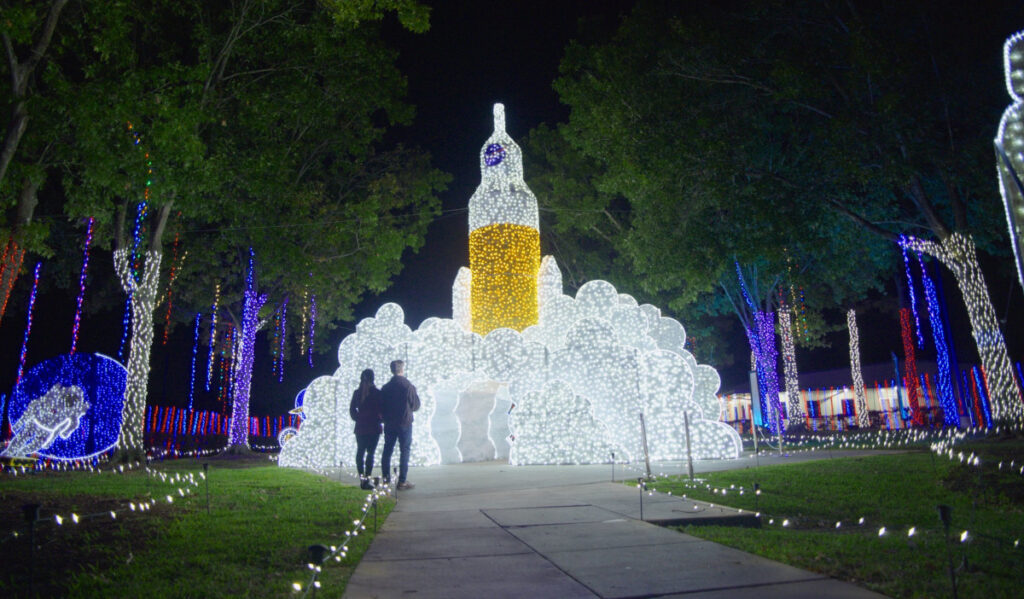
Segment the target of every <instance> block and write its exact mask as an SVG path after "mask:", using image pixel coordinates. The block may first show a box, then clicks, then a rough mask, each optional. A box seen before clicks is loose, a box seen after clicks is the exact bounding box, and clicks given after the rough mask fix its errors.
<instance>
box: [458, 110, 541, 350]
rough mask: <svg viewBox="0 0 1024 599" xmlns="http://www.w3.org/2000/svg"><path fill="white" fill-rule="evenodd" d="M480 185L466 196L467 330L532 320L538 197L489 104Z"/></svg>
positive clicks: (501, 116) (501, 118)
mask: <svg viewBox="0 0 1024 599" xmlns="http://www.w3.org/2000/svg"><path fill="white" fill-rule="evenodd" d="M480 173H481V181H480V186H479V187H477V188H476V192H474V193H473V197H471V198H470V200H469V270H470V273H469V275H470V276H469V278H470V285H469V287H470V297H469V305H470V314H469V316H470V319H471V324H472V331H473V332H474V333H477V334H479V335H486V334H487V333H489V332H491V331H493V330H494V329H498V328H502V327H506V328H510V329H515V330H517V331H522V330H523V329H525V328H526V327H528V326H531V325H535V324H537V272H538V270H539V269H540V231H539V229H538V225H539V223H538V217H537V198H536V197H535V196H534V195H533V192H532V191H530V188H529V187H527V186H526V181H524V180H523V153H522V151H521V150H520V149H519V146H518V145H516V142H514V141H512V138H511V137H509V135H508V133H506V132H505V107H504V106H503V105H501V104H495V105H494V133H492V134H491V137H490V138H488V139H487V141H486V142H485V143H484V146H483V148H482V149H481V150H480Z"/></svg>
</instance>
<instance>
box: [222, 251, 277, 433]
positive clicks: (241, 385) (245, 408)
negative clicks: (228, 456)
mask: <svg viewBox="0 0 1024 599" xmlns="http://www.w3.org/2000/svg"><path fill="white" fill-rule="evenodd" d="M251 252H252V250H250V257H249V274H248V276H247V277H246V288H245V305H244V307H243V308H242V331H241V343H240V344H239V345H240V348H239V352H238V360H237V362H236V366H235V376H234V379H235V386H234V391H235V393H234V401H233V403H232V406H231V435H230V436H229V438H228V443H229V445H241V446H245V447H248V446H249V388H250V386H251V385H252V364H253V359H254V357H255V356H254V348H253V346H254V345H255V343H256V333H258V332H259V330H260V328H261V327H262V324H263V323H261V322H260V320H259V313H260V308H262V307H263V304H265V303H266V302H267V294H265V293H262V294H261V293H257V292H256V290H255V289H254V288H253V287H254V284H253V259H252V254H251Z"/></svg>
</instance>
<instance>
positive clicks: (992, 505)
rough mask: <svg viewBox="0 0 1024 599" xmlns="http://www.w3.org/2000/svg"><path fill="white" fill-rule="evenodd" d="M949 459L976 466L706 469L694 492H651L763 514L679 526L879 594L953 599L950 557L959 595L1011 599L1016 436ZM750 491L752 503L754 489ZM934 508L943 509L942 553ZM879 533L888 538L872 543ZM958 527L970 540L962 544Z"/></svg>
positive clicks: (1020, 573) (878, 463)
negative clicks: (757, 521)
mask: <svg viewBox="0 0 1024 599" xmlns="http://www.w3.org/2000/svg"><path fill="white" fill-rule="evenodd" d="M957 451H964V453H965V454H967V453H969V452H976V453H977V454H978V455H979V456H980V457H981V460H982V464H981V466H980V467H975V466H967V465H963V464H961V463H960V462H959V461H951V460H949V459H948V458H946V457H942V456H935V455H934V454H932V453H930V452H925V451H913V452H910V453H901V454H893V455H881V456H873V457H862V458H842V459H834V460H822V461H814V462H805V463H796V464H791V465H781V466H765V467H761V468H750V469H745V470H733V471H727V472H715V473H709V474H706V475H702V476H704V477H705V478H704V479H703V482H702V483H699V484H697V485H695V486H691V485H690V483H689V481H688V480H686V479H685V478H683V479H679V478H669V479H662V480H659V481H657V482H655V483H653V484H652V485H650V486H651V487H652V488H654V489H657V490H658V491H663V492H667V491H671V492H672V494H673V495H681V494H685V495H686V496H687V497H690V498H695V499H701V500H705V501H710V502H713V503H716V504H722V505H729V506H732V507H737V508H742V509H744V510H751V511H759V512H761V514H762V523H763V528H761V529H750V528H732V527H722V526H706V527H704V526H701V527H697V526H689V527H684V528H682V530H683V531H684V532H686V533H688V534H691V535H694V536H698V537H701V538H704V539H708V540H710V541H715V542H718V543H722V544H724V545H729V546H731V547H736V548H738V549H742V550H744V551H749V552H752V553H756V554H759V555H763V556H765V557H769V558H771V559H775V560H778V561H781V562H785V563H788V564H791V565H794V566H797V567H800V568H805V569H808V570H813V571H816V572H821V573H824V574H828V575H830V576H834V577H836V578H840V579H843V580H848V581H851V582H855V583H858V584H861V585H863V586H865V587H868V588H871V589H873V590H875V591H878V592H880V593H884V594H886V595H890V596H893V597H950V596H952V588H951V581H950V575H949V569H948V566H949V559H952V561H953V565H954V568H955V569H956V570H957V572H956V577H957V587H958V596H959V597H961V598H964V597H984V598H986V599H994V598H997V597H1020V596H1021V587H1022V585H1024V476H1022V475H1021V471H1020V468H1021V466H1022V465H1024V440H1021V439H1019V438H1018V439H1011V440H1003V441H1001V442H984V441H975V442H971V443H962V444H959V445H958V446H957ZM1000 460H1004V461H1005V463H1004V467H1003V469H1002V470H1000V469H999V468H998V462H999V461H1000ZM1011 460H1015V462H1014V463H1015V466H1014V467H1013V468H1012V469H1011V468H1010V466H1009V463H1010V461H1011ZM755 483H757V484H759V485H760V489H761V494H760V495H756V494H755V493H754V492H753V488H754V484H755ZM706 485H707V486H706ZM723 490H724V494H723V492H722V491H723ZM741 490H742V491H743V492H742V494H741V493H740V491H741ZM939 504H944V505H949V506H951V507H952V508H953V509H952V524H951V528H950V553H949V554H947V545H946V542H945V535H944V530H943V526H942V522H941V520H940V519H939V515H938V510H937V509H936V506H937V505H939ZM861 518H863V519H864V521H863V524H860V523H859V521H860V519H861ZM785 520H788V521H789V522H788V525H787V526H786V527H783V526H782V523H783V522H784V521H785ZM769 521H773V523H772V524H769ZM837 522H838V523H840V525H839V527H838V528H837V527H836V523H837ZM882 526H884V527H885V529H886V532H885V534H884V535H882V536H880V535H879V529H880V528H881V527H882ZM911 527H913V528H914V529H915V532H914V534H913V535H912V536H909V535H908V532H909V531H910V529H911ZM965 530H966V531H968V537H967V538H968V541H967V542H964V543H961V542H960V536H961V534H962V532H963V531H965ZM1018 539H1020V541H1021V544H1020V545H1018V546H1016V547H1015V541H1017V540H1018Z"/></svg>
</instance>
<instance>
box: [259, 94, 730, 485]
mask: <svg viewBox="0 0 1024 599" xmlns="http://www.w3.org/2000/svg"><path fill="white" fill-rule="evenodd" d="M504 116H505V115H504V108H503V107H502V106H501V105H500V104H498V105H495V107H494V131H493V133H492V134H491V136H490V138H489V139H487V141H486V142H485V143H484V144H483V147H482V148H481V151H480V170H481V183H480V185H479V187H478V188H477V189H476V192H475V193H474V194H473V196H472V198H471V199H470V202H469V239H468V242H469V243H468V245H469V262H470V266H469V268H467V267H462V268H460V269H459V272H458V275H457V276H456V278H455V281H454V284H453V286H452V318H450V319H449V318H428V319H427V320H425V321H424V322H423V323H422V324H421V325H420V326H419V328H418V329H415V330H413V329H412V328H410V327H409V326H408V325H407V324H406V323H405V313H404V311H403V310H402V308H401V306H399V305H397V304H394V303H387V304H384V305H383V306H381V307H380V309H379V310H378V311H377V313H376V315H375V316H374V317H372V318H366V319H363V320H362V321H360V322H359V324H358V325H357V326H356V331H355V333H353V334H351V335H348V336H347V337H345V338H344V339H343V340H342V342H341V344H340V346H339V347H338V364H339V366H338V369H337V370H336V371H335V373H334V375H333V376H324V377H320V378H317V379H315V380H313V381H312V382H311V383H310V384H309V386H308V387H307V388H306V391H305V393H304V394H303V396H302V400H301V402H302V410H303V425H302V427H301V428H300V429H299V430H298V431H297V432H296V433H295V434H294V435H289V437H288V438H287V439H286V440H285V442H284V443H283V445H282V450H281V454H280V458H279V461H278V463H279V465H281V466H285V467H299V468H321V467H328V466H337V464H338V463H339V462H340V463H342V464H346V463H351V461H352V459H353V456H354V455H355V439H354V437H353V435H352V434H351V433H350V430H351V429H350V424H351V421H350V419H349V416H348V413H347V411H346V409H345V407H346V406H348V399H349V397H350V396H351V393H352V389H354V388H355V387H356V386H357V385H358V383H359V375H360V372H361V371H362V370H363V369H365V368H372V369H373V370H374V372H376V373H377V376H378V378H379V379H380V380H382V381H383V379H386V377H387V372H388V364H389V362H390V361H391V360H395V359H402V360H404V361H405V362H406V372H407V376H408V377H409V380H410V381H411V382H412V383H413V384H414V385H416V387H417V390H418V392H419V396H420V399H421V403H422V407H421V409H420V411H419V412H417V413H416V416H415V422H416V424H415V425H414V426H413V444H412V455H411V463H413V464H416V465H431V464H438V463H455V462H463V461H476V460H493V459H496V458H505V457H507V458H508V459H509V463H510V464H512V465H522V464H551V463H556V464H586V463H602V462H607V461H608V460H610V459H611V452H612V451H614V452H615V455H616V456H618V458H617V459H618V460H630V459H640V457H641V456H642V452H643V448H642V446H641V434H640V416H641V414H643V415H644V417H645V419H646V422H647V440H648V446H649V451H650V458H651V459H652V460H667V459H684V458H685V456H686V454H687V450H688V449H690V450H692V454H693V457H694V458H697V459H702V458H705V459H706V458H735V457H738V455H739V452H740V447H741V443H740V439H739V435H738V434H737V433H736V431H735V430H733V429H732V428H731V427H730V426H728V425H726V424H724V423H722V422H719V418H720V416H721V414H722V403H721V400H720V399H719V398H718V397H717V396H716V393H717V391H718V388H719V385H720V382H721V381H720V378H719V376H718V373H717V372H716V371H715V370H714V369H713V368H712V367H710V366H707V365H700V364H698V363H697V361H696V359H694V357H693V356H692V355H691V354H690V352H689V351H687V350H686V349H684V347H685V344H686V331H685V330H684V329H683V327H682V325H681V324H680V323H679V322H677V321H676V320H674V319H672V318H668V317H665V316H663V315H662V313H661V310H659V309H658V308H657V307H655V306H652V305H650V304H644V305H640V304H638V302H637V301H636V300H635V299H634V298H633V297H631V296H629V295H627V294H625V293H620V292H619V291H618V290H616V288H615V287H614V286H613V285H612V284H611V283H608V282H606V281H590V282H588V283H586V284H584V285H583V286H582V287H580V288H579V290H578V291H577V293H576V295H575V296H569V295H565V294H564V292H563V288H562V273H561V271H560V270H559V268H558V265H557V263H556V261H555V259H554V258H553V257H552V256H545V257H543V259H541V254H540V232H539V228H538V227H539V221H538V213H537V201H536V198H535V197H534V195H533V194H532V193H531V192H530V190H529V189H528V188H527V187H526V184H525V182H524V181H523V167H522V153H521V151H520V149H519V147H518V146H517V145H516V144H515V142H514V141H512V139H511V138H510V137H509V136H508V134H507V133H506V132H505V119H504ZM684 413H685V414H686V415H687V416H688V418H689V432H690V439H691V441H690V442H691V443H692V446H691V447H690V448H687V446H686V445H687V441H686V439H687V435H686V431H685V428H684V427H685V422H684V418H683V414H684Z"/></svg>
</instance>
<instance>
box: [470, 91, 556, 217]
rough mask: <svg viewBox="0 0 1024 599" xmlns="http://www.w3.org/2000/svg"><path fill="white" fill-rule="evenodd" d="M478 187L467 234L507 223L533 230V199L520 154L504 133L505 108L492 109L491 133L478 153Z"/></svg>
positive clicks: (534, 200) (498, 105) (534, 211)
mask: <svg viewBox="0 0 1024 599" xmlns="http://www.w3.org/2000/svg"><path fill="white" fill-rule="evenodd" d="M480 179H481V180H480V186H479V187H477V188H476V192H475V193H473V197H471V198H470V200H469V231H470V233H472V232H473V231H475V230H477V229H479V228H481V227H486V226H489V225H494V224H499V223H507V224H515V225H524V226H527V227H531V228H533V229H537V228H538V227H539V221H538V217H537V198H536V196H534V195H533V192H532V191H530V188H529V187H527V186H526V181H524V180H523V152H522V150H520V149H519V146H518V145H517V144H516V142H514V141H512V138H511V137H509V135H508V133H506V132H505V107H504V106H503V105H502V104H495V105H494V133H492V134H491V136H490V137H489V138H488V139H487V141H486V142H484V145H483V147H482V148H481V149H480Z"/></svg>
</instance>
